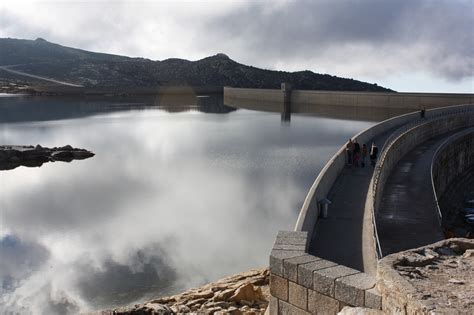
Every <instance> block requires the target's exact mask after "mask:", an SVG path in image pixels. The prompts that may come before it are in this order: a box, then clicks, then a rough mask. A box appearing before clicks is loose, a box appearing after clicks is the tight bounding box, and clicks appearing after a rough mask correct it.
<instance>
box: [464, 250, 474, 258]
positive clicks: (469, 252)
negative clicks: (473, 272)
mask: <svg viewBox="0 0 474 315" xmlns="http://www.w3.org/2000/svg"><path fill="white" fill-rule="evenodd" d="M462 257H463V258H469V257H474V249H467V250H466V251H465V252H464V254H463V255H462Z"/></svg>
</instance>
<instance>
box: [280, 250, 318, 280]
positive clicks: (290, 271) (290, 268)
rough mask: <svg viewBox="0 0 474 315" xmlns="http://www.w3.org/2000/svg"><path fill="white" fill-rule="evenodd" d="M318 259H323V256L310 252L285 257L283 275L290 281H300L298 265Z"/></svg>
mask: <svg viewBox="0 0 474 315" xmlns="http://www.w3.org/2000/svg"><path fill="white" fill-rule="evenodd" d="M318 260H321V258H319V257H316V256H313V255H309V254H306V255H303V256H299V257H294V258H289V259H285V260H284V261H283V277H284V278H286V279H288V280H290V281H293V282H298V265H301V264H306V263H309V262H313V261H318Z"/></svg>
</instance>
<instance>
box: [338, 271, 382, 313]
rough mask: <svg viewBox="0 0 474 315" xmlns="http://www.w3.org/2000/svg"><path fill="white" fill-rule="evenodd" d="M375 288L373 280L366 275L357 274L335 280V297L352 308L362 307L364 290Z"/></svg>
mask: <svg viewBox="0 0 474 315" xmlns="http://www.w3.org/2000/svg"><path fill="white" fill-rule="evenodd" d="M374 286H375V278H374V277H372V276H369V275H368V274H366V273H363V272H361V273H358V274H353V275H350V276H345V277H341V278H339V279H337V280H336V286H335V297H336V299H338V300H339V301H342V302H344V303H347V304H349V305H352V306H364V304H365V290H368V289H371V288H373V287H374Z"/></svg>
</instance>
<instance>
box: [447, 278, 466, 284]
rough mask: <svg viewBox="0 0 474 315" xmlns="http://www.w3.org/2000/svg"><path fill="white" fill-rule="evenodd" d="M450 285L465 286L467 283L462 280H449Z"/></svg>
mask: <svg viewBox="0 0 474 315" xmlns="http://www.w3.org/2000/svg"><path fill="white" fill-rule="evenodd" d="M448 282H449V283H454V284H464V283H465V282H464V281H462V280H458V279H454V278H453V279H449V280H448Z"/></svg>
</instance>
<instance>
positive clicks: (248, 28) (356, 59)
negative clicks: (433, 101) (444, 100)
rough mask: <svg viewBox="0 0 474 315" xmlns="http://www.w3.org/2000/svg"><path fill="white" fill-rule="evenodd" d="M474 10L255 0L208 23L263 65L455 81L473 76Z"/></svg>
mask: <svg viewBox="0 0 474 315" xmlns="http://www.w3.org/2000/svg"><path fill="white" fill-rule="evenodd" d="M472 10H473V4H472V1H423V0H421V1H396V2H395V1H376V0H361V1H325V0H322V1H290V2H288V3H286V5H285V6H281V7H279V8H278V9H275V10H272V11H268V10H267V9H266V3H261V2H254V3H253V4H252V5H249V6H247V7H244V8H240V10H235V11H233V12H231V13H229V14H227V15H224V16H220V17H218V18H216V19H214V20H210V21H208V24H207V31H208V32H210V33H212V32H213V30H214V32H216V33H217V34H218V37H219V38H220V39H223V40H224V39H225V38H228V40H227V41H225V40H224V43H225V45H226V46H227V49H228V50H230V51H234V50H237V51H238V54H244V55H245V56H246V59H247V60H248V61H249V62H250V63H260V64H261V63H262V59H265V60H267V61H266V65H267V66H268V67H272V65H275V64H277V65H280V67H284V65H285V64H286V65H287V66H286V67H290V68H293V69H298V68H299V69H302V68H311V70H316V71H318V70H319V71H321V72H329V73H335V72H336V73H343V74H346V75H348V74H353V75H362V76H372V77H382V76H387V75H389V74H390V73H393V72H395V73H399V72H410V71H424V72H429V73H431V74H432V75H437V76H442V77H444V78H446V79H449V80H459V79H463V78H465V77H469V76H472V75H473V69H474V63H473V58H474V42H473V41H474V40H473V38H474V33H473V30H472V27H471V26H472V25H473V24H474V16H473V15H472ZM216 42H217V41H216ZM234 42H236V43H238V44H237V45H234V44H233V43H234ZM259 59H260V60H259Z"/></svg>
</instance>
